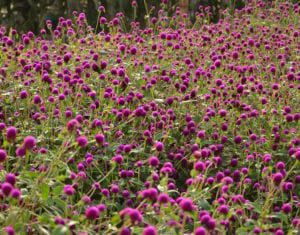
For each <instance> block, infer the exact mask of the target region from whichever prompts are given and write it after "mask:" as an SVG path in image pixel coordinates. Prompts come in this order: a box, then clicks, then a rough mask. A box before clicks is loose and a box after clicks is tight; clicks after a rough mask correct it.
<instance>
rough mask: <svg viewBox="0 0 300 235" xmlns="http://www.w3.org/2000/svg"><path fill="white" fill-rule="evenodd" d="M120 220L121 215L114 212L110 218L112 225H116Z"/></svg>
mask: <svg viewBox="0 0 300 235" xmlns="http://www.w3.org/2000/svg"><path fill="white" fill-rule="evenodd" d="M120 222H121V217H120V215H118V214H116V215H114V216H113V217H112V218H111V223H112V225H117V224H118V223H120Z"/></svg>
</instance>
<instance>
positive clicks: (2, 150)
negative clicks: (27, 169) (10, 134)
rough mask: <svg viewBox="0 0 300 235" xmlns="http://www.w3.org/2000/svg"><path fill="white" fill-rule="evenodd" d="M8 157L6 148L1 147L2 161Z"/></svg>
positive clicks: (0, 157)
mask: <svg viewBox="0 0 300 235" xmlns="http://www.w3.org/2000/svg"><path fill="white" fill-rule="evenodd" d="M6 158H7V153H6V151H5V150H4V149H0V162H4V161H5V160H6Z"/></svg>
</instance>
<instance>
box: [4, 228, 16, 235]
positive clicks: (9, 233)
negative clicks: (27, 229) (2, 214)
mask: <svg viewBox="0 0 300 235" xmlns="http://www.w3.org/2000/svg"><path fill="white" fill-rule="evenodd" d="M4 231H5V232H6V233H7V235H15V234H16V233H15V230H14V228H13V227H12V226H7V227H5V228H4Z"/></svg>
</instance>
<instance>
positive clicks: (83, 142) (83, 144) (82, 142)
mask: <svg viewBox="0 0 300 235" xmlns="http://www.w3.org/2000/svg"><path fill="white" fill-rule="evenodd" d="M76 141H77V143H78V145H79V146H80V147H82V148H84V147H86V146H87V144H88V140H87V138H86V137H85V136H79V137H78V138H77V139H76Z"/></svg>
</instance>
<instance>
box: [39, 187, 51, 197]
mask: <svg viewBox="0 0 300 235" xmlns="http://www.w3.org/2000/svg"><path fill="white" fill-rule="evenodd" d="M40 189H41V197H42V199H43V200H45V201H46V200H47V199H48V198H49V191H50V188H49V185H48V184H46V183H44V184H42V185H41V186H40Z"/></svg>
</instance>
